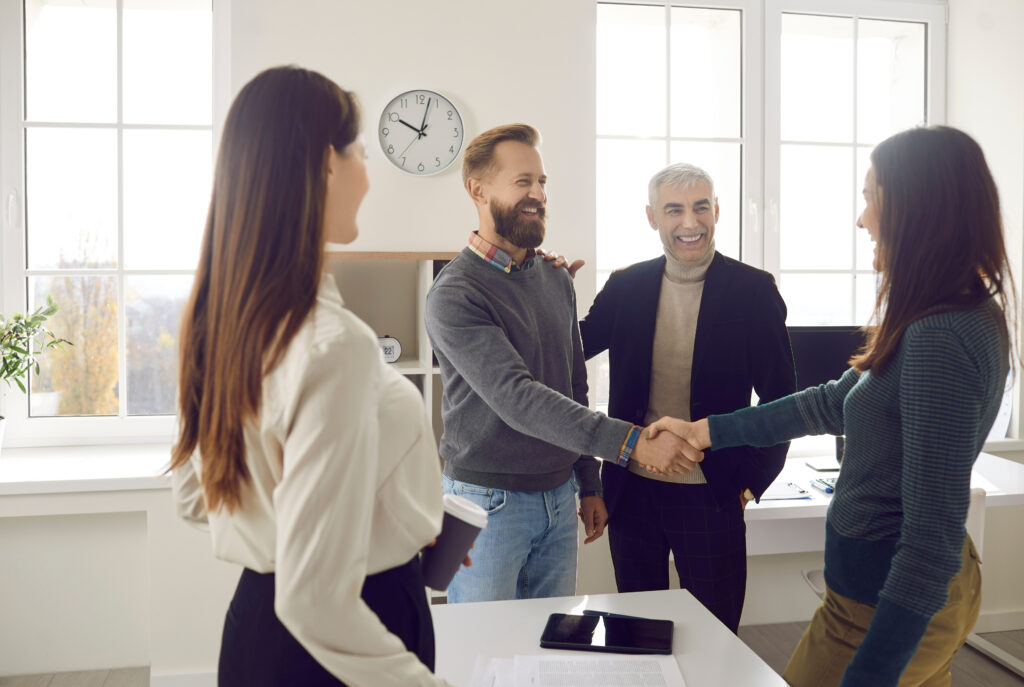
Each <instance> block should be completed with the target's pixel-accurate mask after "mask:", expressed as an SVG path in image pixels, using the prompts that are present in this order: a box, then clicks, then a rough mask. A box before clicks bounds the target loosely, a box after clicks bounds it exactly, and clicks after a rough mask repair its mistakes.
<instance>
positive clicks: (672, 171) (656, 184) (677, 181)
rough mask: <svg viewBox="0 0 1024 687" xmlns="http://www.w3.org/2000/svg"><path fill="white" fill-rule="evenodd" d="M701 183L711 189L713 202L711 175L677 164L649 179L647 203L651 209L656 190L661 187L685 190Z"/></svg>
mask: <svg viewBox="0 0 1024 687" xmlns="http://www.w3.org/2000/svg"><path fill="white" fill-rule="evenodd" d="M701 182H704V183H706V184H707V185H708V186H710V187H711V200H712V201H714V199H715V182H714V180H713V179H712V178H711V175H710V174H708V173H707V172H705V171H704V170H703V169H701V168H700V167H697V166H695V165H688V164H686V163H683V162H677V163H676V164H674V165H669V166H668V167H666V168H665V169H663V170H661V171H660V172H658V173H657V174H655V175H654V176H653V177H651V181H650V183H649V184H647V197H648V201H649V202H650V204H651V207H652V208H653V207H654V204H655V203H656V202H657V195H658V189H660V188H661V187H662V186H675V187H678V188H687V187H689V186H693V185H695V184H699V183H701Z"/></svg>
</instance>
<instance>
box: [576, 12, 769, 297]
mask: <svg viewBox="0 0 1024 687" xmlns="http://www.w3.org/2000/svg"><path fill="white" fill-rule="evenodd" d="M736 4H737V3H732V6H731V7H728V8H721V9H719V8H710V7H676V6H673V5H671V4H668V3H656V4H655V3H645V4H639V3H638V4H621V3H614V4H613V3H600V4H598V7H597V111H596V119H597V122H596V124H597V199H598V200H597V203H598V207H597V273H598V274H597V279H598V289H600V287H601V285H602V284H603V283H604V281H605V280H606V279H607V278H608V275H609V274H610V273H611V271H612V270H614V269H617V268H619V267H624V266H626V265H629V264H632V263H634V262H638V261H640V260H646V259H649V258H652V257H655V256H657V255H659V254H661V252H662V248H661V241H660V240H659V238H658V234H657V232H656V231H654V230H652V229H651V228H650V227H649V226H648V224H647V220H646V218H645V215H644V206H645V205H646V204H647V182H648V180H649V179H650V178H651V176H652V175H653V174H654V173H655V172H657V171H658V170H659V169H661V168H662V167H664V166H666V165H668V164H670V163H671V162H680V161H685V162H691V163H693V164H696V165H698V166H700V167H703V168H704V169H706V170H707V171H708V173H710V174H711V176H712V178H713V179H714V180H715V192H716V193H717V194H718V196H719V199H720V204H721V217H720V220H719V223H718V226H717V227H716V230H715V244H716V247H717V249H718V250H719V251H720V252H722V253H724V254H726V255H729V256H731V257H735V258H739V257H740V252H741V251H740V248H741V243H742V235H741V231H742V229H743V212H742V209H743V207H744V204H743V189H744V187H745V186H747V185H748V184H749V182H750V180H749V179H746V178H745V176H744V171H745V169H747V168H748V167H749V165H750V162H751V160H750V156H755V158H754V160H753V162H754V166H755V167H756V166H757V163H758V161H759V158H758V157H757V156H759V154H760V138H759V136H760V127H759V126H756V127H755V131H754V135H753V137H751V136H750V134H749V133H748V131H747V129H748V127H747V126H746V122H745V110H744V107H743V100H744V99H743V68H742V63H743V59H744V53H745V49H744V38H743V37H744V35H745V34H747V33H749V29H748V28H747V24H748V23H749V21H750V18H751V15H752V14H753V13H754V12H755V11H756V9H755V8H754V7H753V6H751V7H749V8H748V9H747V11H744V10H741V9H736V8H735V5H736ZM748 4H750V3H748Z"/></svg>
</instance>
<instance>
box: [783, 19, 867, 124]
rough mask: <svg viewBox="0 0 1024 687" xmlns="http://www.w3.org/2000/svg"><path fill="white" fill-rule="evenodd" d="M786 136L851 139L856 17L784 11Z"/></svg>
mask: <svg viewBox="0 0 1024 687" xmlns="http://www.w3.org/2000/svg"><path fill="white" fill-rule="evenodd" d="M781 98H782V101H781V102H782V113H781V116H782V140H784V141H829V142H834V143H847V142H852V137H853V19H847V18H844V17H819V16H814V15H807V14H783V15H782V94H781Z"/></svg>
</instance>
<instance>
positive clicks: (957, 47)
mask: <svg viewBox="0 0 1024 687" xmlns="http://www.w3.org/2000/svg"><path fill="white" fill-rule="evenodd" d="M950 8H951V11H950V17H951V27H950V32H949V38H950V41H949V50H950V64H949V89H948V97H949V108H948V112H949V121H950V123H952V124H954V125H956V126H960V127H962V128H964V129H966V130H968V131H969V132H970V133H972V134H973V135H974V136H976V137H977V138H978V140H979V141H981V143H982V145H983V147H984V148H985V150H986V154H987V155H988V158H989V162H990V165H991V166H992V168H993V172H994V173H995V176H996V181H997V183H998V184H999V186H1000V190H1001V192H1002V194H1003V201H1004V209H1005V212H1006V219H1007V234H1008V236H1009V237H1010V240H1011V247H1012V251H1013V254H1014V256H1015V257H1016V259H1017V260H1018V265H1020V258H1021V254H1022V250H1024V248H1022V243H1024V241H1022V235H1024V96H1022V90H1021V89H1022V85H1021V84H1022V83H1024V82H1022V81H1021V79H1020V78H1019V75H1020V68H1021V67H1022V66H1024V42H1022V41H1021V40H1020V36H1019V35H1018V32H1019V28H1020V27H1021V26H1024V3H1021V2H1020V1H1019V0H951V2H950ZM231 10H232V12H231V18H230V19H231V21H230V50H229V54H230V60H231V72H230V74H231V76H230V86H231V92H232V94H233V93H234V92H237V90H238V89H239V88H240V87H241V86H242V85H243V84H244V82H245V81H246V80H247V79H249V78H250V77H251V76H252V75H254V74H255V73H256V72H257V71H259V70H260V69H262V68H265V67H268V66H271V65H276V64H281V63H295V64H299V65H302V66H306V67H311V68H314V69H319V70H321V71H323V72H324V73H326V74H328V75H329V76H331V77H332V78H334V79H335V80H337V81H338V82H339V83H340V84H341V85H343V86H344V87H346V88H349V89H352V90H354V91H355V92H356V93H357V94H358V95H359V97H360V100H361V102H362V103H363V106H364V111H365V119H364V121H365V124H366V128H367V134H368V138H369V139H370V141H369V142H370V143H371V145H370V155H371V157H370V160H369V163H368V164H369V166H370V175H371V184H372V189H371V192H370V195H369V197H368V198H367V202H366V204H365V205H364V210H363V211H362V214H361V217H360V225H361V229H362V235H361V237H360V239H359V240H358V241H357V242H356V243H355V244H354V245H353V246H352V248H353V250H394V249H396V248H403V249H409V250H458V249H459V248H461V246H462V245H463V244H464V242H465V239H466V236H467V234H468V232H469V231H470V230H471V229H473V228H474V221H475V215H474V213H473V209H472V206H471V204H470V202H469V201H468V199H467V198H466V197H465V196H464V194H463V191H462V190H461V185H460V183H459V180H458V179H459V176H458V170H457V169H451V170H449V171H447V172H445V173H443V174H441V175H439V176H436V177H429V178H414V177H410V176H405V175H403V174H402V173H400V172H398V171H397V170H394V169H393V168H391V167H390V165H389V164H388V163H387V162H386V161H385V160H384V158H383V154H382V153H381V152H380V151H379V148H377V146H376V139H375V137H374V134H375V130H374V127H375V125H376V120H377V117H378V116H379V114H380V110H381V108H382V107H383V106H384V104H385V103H386V102H387V101H388V100H389V99H390V98H391V97H392V96H394V95H396V94H397V93H398V92H400V91H402V90H406V89H410V88H417V87H424V88H431V89H435V90H438V91H441V92H442V93H444V94H445V95H447V96H448V97H450V98H451V99H452V100H453V101H454V102H455V103H456V104H457V105H458V106H459V107H460V109H461V111H462V114H463V118H464V122H465V126H466V129H467V140H468V139H469V138H471V137H472V136H473V135H475V134H476V133H479V132H480V131H482V130H484V129H485V128H488V127H490V126H494V125H497V124H501V123H507V122H510V121H516V120H521V121H526V122H528V123H531V124H534V125H535V126H537V127H538V128H539V129H540V130H541V132H542V134H543V136H544V139H545V143H544V145H543V147H542V152H543V155H544V159H545V163H546V166H547V171H548V173H549V176H550V180H551V181H550V184H549V192H550V210H551V214H550V216H551V220H550V222H549V235H550V239H549V241H548V242H547V243H548V245H550V246H553V247H555V248H557V249H558V250H560V251H562V252H566V253H570V254H571V255H573V256H574V257H582V258H584V259H586V260H587V261H588V262H589V264H590V265H591V266H592V265H593V264H594V255H595V249H594V232H593V227H594V218H595V210H594V206H595V195H594V178H593V167H594V144H593V141H594V122H593V110H594V25H595V10H594V3H593V0H519V2H516V3H512V4H509V3H492V2H478V1H472V0H446V1H445V2H443V3H442V2H414V1H413V0H393V1H392V2H387V3H384V2H366V1H363V0H344V1H342V0H303V1H302V2H289V3H282V2H277V1H275V0H236V1H235V2H233V3H232V7H231ZM420 37H422V38H420ZM1017 275H1018V280H1020V278H1021V276H1024V275H1022V274H1021V270H1020V269H1019V267H1018V269H1017ZM589 282H590V280H586V279H584V280H581V281H580V282H579V283H578V284H577V288H578V290H579V301H580V306H581V309H583V310H585V309H586V307H587V306H588V305H589V303H590V301H591V299H592V298H593V295H594V294H593V287H592V286H590V285H589ZM55 509H56V510H55ZM75 513H97V514H98V513H116V514H109V515H102V516H100V515H86V516H82V517H78V516H75V515H74V514H75ZM5 515H6V516H9V517H7V518H4V517H3V516H5ZM14 516H17V517H14ZM1022 516H1024V509H1022V508H1019V507H1017V508H1001V509H998V510H993V511H990V514H989V517H988V520H987V531H986V542H985V544H986V551H987V552H988V553H987V555H986V559H987V562H986V566H985V582H984V584H985V588H984V600H983V618H982V623H983V624H984V623H986V622H988V623H990V624H993V625H1002V626H1013V623H1016V626H1020V625H1024V622H1020V618H1021V615H1022V614H1024V588H1022V587H1021V585H1020V584H1019V578H1020V573H1019V571H1020V570H1021V569H1024V554H1022V552H1021V546H1020V537H1019V530H1020V525H1021V521H1022ZM140 518H144V522H145V523H146V534H145V541H143V539H142V538H141V537H140V526H141V525H140V522H142V520H140ZM0 552H2V553H0V560H2V561H3V562H2V563H0V619H2V620H0V675H6V674H17V673H24V672H32V671H35V670H54V671H56V670H74V669H82V668H91V667H96V664H95V662H90V661H89V660H87V659H86V658H85V657H84V656H83V654H82V652H81V651H80V650H79V649H78V648H76V646H91V644H90V642H93V641H94V640H95V639H96V638H97V637H98V638H101V639H102V640H103V641H104V642H105V646H104V649H103V651H107V650H109V651H111V652H113V653H102V655H103V656H104V657H105V658H104V661H105V662H106V665H107V666H108V667H113V666H119V665H131V664H139V663H140V662H142V663H145V662H146V661H145V658H146V656H145V655H144V653H143V650H142V648H141V646H140V642H139V637H138V633H140V632H143V630H142V629H140V628H148V634H149V637H148V640H147V644H148V659H149V661H150V662H151V663H152V665H153V671H154V675H155V676H166V675H172V674H175V673H186V674H187V673H209V672H210V671H212V670H213V667H214V666H215V662H216V652H217V646H218V642H219V632H220V626H221V622H222V618H223V613H224V610H225V608H226V604H227V599H228V598H229V595H230V591H231V588H232V585H233V581H234V579H235V578H236V576H237V568H234V567H233V566H228V565H226V564H223V563H218V562H216V561H214V560H213V559H212V557H211V555H210V547H209V541H208V538H207V535H205V534H203V533H199V532H194V531H192V530H189V529H188V528H186V527H185V526H184V525H182V524H180V523H177V522H176V521H175V520H174V516H173V511H172V509H171V504H170V497H169V493H168V492H166V491H159V490H157V491H147V492H138V493H94V494H82V495H59V496H54V497H47V498H43V497H4V499H3V501H0ZM12 560H15V561H20V563H18V564H16V565H11V564H10V561H12ZM140 561H146V563H145V565H146V567H147V569H148V578H146V579H145V580H144V581H140V578H139V577H135V576H132V577H131V578H130V579H124V578H119V577H118V576H117V573H116V570H112V568H115V569H120V568H123V569H124V570H133V571H137V569H138V567H139V566H140ZM819 565H820V554H790V555H785V556H760V557H754V558H752V559H751V560H750V565H749V582H748V595H747V606H746V611H745V613H744V617H743V622H744V623H745V624H753V623H763V622H780V621H784V620H796V619H806V618H808V617H809V616H810V612H811V610H812V609H813V608H814V606H815V603H814V599H813V598H812V597H811V595H810V592H809V591H807V590H806V589H805V587H804V585H803V582H802V581H801V580H800V576H799V570H800V568H801V567H816V566H819ZM34 571H37V572H35V573H34ZM62 572H63V574H61V573H62ZM144 586H146V587H148V590H149V592H148V593H149V602H148V605H147V604H144V603H141V602H140V601H139V596H140V595H141V594H143V593H144V591H143V587H144ZM580 590H581V591H582V592H598V591H613V590H614V582H613V581H612V578H611V573H610V563H609V561H608V554H607V540H606V539H602V540H599V542H596V543H594V544H591V545H589V546H587V547H585V548H584V549H583V550H582V553H581V566H580ZM99 598H102V599H103V600H104V601H105V602H106V603H107V604H109V605H110V606H111V609H112V610H111V613H110V615H108V616H106V617H104V618H99V617H98V616H97V615H96V613H94V610H95V600H96V599H99ZM56 600H60V601H61V602H62V606H63V607H62V608H60V610H57V606H55V605H54V602H55V601H56ZM1005 623H1010V625H1005ZM48 626H53V627H52V628H49V629H48ZM19 627H23V628H27V629H26V631H24V632H20V631H18V628H19ZM53 628H56V629H53ZM46 633H49V634H46ZM41 637H45V638H47V639H48V640H49V641H48V642H41V641H39V640H40V638H41ZM76 643H78V644H76ZM97 651H99V650H98V649H97ZM115 654H116V655H115Z"/></svg>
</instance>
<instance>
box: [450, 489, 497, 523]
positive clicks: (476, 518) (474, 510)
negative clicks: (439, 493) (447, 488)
mask: <svg viewBox="0 0 1024 687" xmlns="http://www.w3.org/2000/svg"><path fill="white" fill-rule="evenodd" d="M444 509H445V511H446V512H448V513H451V514H452V515H454V516H455V517H457V518H458V519H459V520H463V521H465V522H468V523H469V524H470V525H474V526H475V527H479V528H480V529H483V528H485V527H487V511H485V510H484V509H483V508H481V507H480V506H478V505H476V504H475V503H473V502H472V501H470V500H469V499H467V498H464V497H462V496H456V495H455V494H445V495H444Z"/></svg>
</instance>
